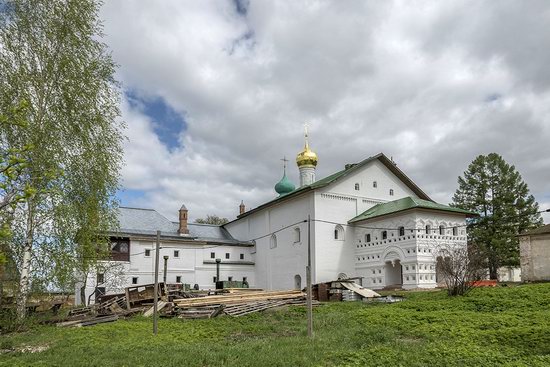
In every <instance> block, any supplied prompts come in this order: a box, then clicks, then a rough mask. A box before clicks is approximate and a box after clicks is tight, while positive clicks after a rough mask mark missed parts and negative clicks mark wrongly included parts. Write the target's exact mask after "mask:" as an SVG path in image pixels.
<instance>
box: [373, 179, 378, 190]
mask: <svg viewBox="0 0 550 367" xmlns="http://www.w3.org/2000/svg"><path fill="white" fill-rule="evenodd" d="M372 187H374V188H375V189H376V188H377V187H378V183H377V182H376V181H372Z"/></svg>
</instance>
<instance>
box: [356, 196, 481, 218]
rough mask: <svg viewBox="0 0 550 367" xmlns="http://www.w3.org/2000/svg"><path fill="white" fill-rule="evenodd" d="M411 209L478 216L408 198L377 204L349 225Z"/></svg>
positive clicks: (426, 201) (430, 202) (458, 209)
mask: <svg viewBox="0 0 550 367" xmlns="http://www.w3.org/2000/svg"><path fill="white" fill-rule="evenodd" d="M409 209H431V210H440V211H446V212H452V213H459V214H465V215H468V216H472V215H477V214H476V213H474V212H470V211H468V210H464V209H460V208H453V207H451V206H447V205H443V204H438V203H436V202H433V201H428V200H423V199H418V198H413V197H410V196H407V197H405V198H402V199H398V200H394V201H390V202H387V203H382V204H377V205H375V206H373V207H372V208H370V209H368V210H366V211H365V212H363V213H361V214H359V215H358V216H356V217H355V218H353V219H351V220H350V221H349V222H348V223H354V222H359V221H362V220H366V219H372V218H377V217H381V216H383V215H388V214H393V213H397V212H402V211H404V210H409Z"/></svg>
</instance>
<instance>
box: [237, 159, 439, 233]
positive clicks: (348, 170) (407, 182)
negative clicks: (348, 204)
mask: <svg viewBox="0 0 550 367" xmlns="http://www.w3.org/2000/svg"><path fill="white" fill-rule="evenodd" d="M375 160H379V161H380V162H381V163H383V164H384V165H385V166H386V167H387V168H388V169H389V170H390V171H391V172H392V173H393V174H394V175H396V176H397V177H398V178H399V179H400V180H401V181H402V182H404V183H405V185H407V186H408V187H409V188H410V189H411V190H412V191H413V192H414V193H415V194H416V195H418V196H419V197H421V198H422V199H426V200H431V199H430V197H429V196H428V195H426V193H425V192H424V191H422V190H421V189H420V188H419V187H418V186H417V185H416V184H415V183H414V182H413V181H412V180H411V179H410V178H409V177H407V175H405V173H403V171H401V170H400V169H399V167H397V166H396V165H395V164H394V163H393V162H392V161H391V159H389V158H388V157H386V156H385V155H384V154H383V153H379V154H377V155H375V156H372V157H369V158H367V159H364V160H362V161H361V162H359V163H357V164H353V165H349V166H348V167H347V168H346V169H343V170H341V171H338V172H336V173H333V174H332V175H330V176H327V177H325V178H323V179H321V180H318V181H315V182H314V183H312V184H311V185H306V186H302V187H298V188H296V189H295V190H294V191H291V192H289V193H286V194H281V195H279V196H278V197H277V198H275V199H273V200H271V201H268V202H266V203H264V204H262V205H260V206H258V207H256V208H254V209H251V210H248V211H246V212H244V213H243V214H241V215H239V216H238V217H237V219H235V220H238V219H241V218H244V217H246V216H248V215H250V214H252V213H255V212H257V211H258V210H262V209H264V208H266V207H268V206H271V205H273V204H275V203H278V202H281V201H284V200H286V199H289V198H291V197H294V196H297V195H300V194H302V193H305V192H307V191H311V190H315V189H319V188H322V187H325V186H327V185H330V184H331V183H333V182H335V181H337V180H339V179H341V178H343V177H346V176H348V175H350V174H353V173H354V172H356V171H357V170H359V169H360V168H361V167H363V166H365V165H366V164H368V163H370V162H372V161H375ZM230 223H231V222H230Z"/></svg>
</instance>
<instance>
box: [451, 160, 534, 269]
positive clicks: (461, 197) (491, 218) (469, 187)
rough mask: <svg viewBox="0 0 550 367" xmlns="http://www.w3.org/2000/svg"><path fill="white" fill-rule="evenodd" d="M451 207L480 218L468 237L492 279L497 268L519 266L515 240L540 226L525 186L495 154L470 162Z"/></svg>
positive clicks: (517, 245) (470, 226) (517, 248)
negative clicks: (479, 253)
mask: <svg viewBox="0 0 550 367" xmlns="http://www.w3.org/2000/svg"><path fill="white" fill-rule="evenodd" d="M452 205H453V206H456V207H459V208H462V209H466V210H471V211H474V212H477V213H479V214H480V215H481V216H480V217H479V218H478V219H477V220H475V221H473V223H471V225H469V226H468V237H469V240H470V241H471V242H473V243H476V244H477V245H478V246H480V247H481V248H482V250H483V251H484V253H485V256H486V258H487V267H488V268H489V273H490V276H491V279H496V277H497V269H498V268H499V267H500V266H503V265H512V266H513V265H518V264H519V244H518V239H517V237H516V236H517V235H518V234H519V233H522V232H524V231H525V230H527V229H530V228H533V227H537V226H539V225H541V224H542V219H541V216H540V214H539V213H538V210H539V207H538V204H537V202H536V201H535V198H534V197H533V195H531V194H530V193H529V188H528V187H527V184H526V183H525V182H524V181H523V179H522V178H521V175H520V174H519V172H517V171H516V168H515V167H514V166H513V165H509V164H508V163H506V162H505V161H504V159H502V157H501V156H500V155H498V154H496V153H491V154H489V155H487V156H484V155H480V156H478V157H476V159H474V160H473V162H472V163H471V164H470V165H469V166H468V170H466V172H464V177H459V178H458V189H457V190H456V192H455V194H454V196H453V203H452Z"/></svg>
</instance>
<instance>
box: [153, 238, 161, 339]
mask: <svg viewBox="0 0 550 367" xmlns="http://www.w3.org/2000/svg"><path fill="white" fill-rule="evenodd" d="M159 250H160V231H157V246H156V249H155V300H154V303H153V334H155V335H157V332H158V325H157V323H158V309H157V308H158V305H157V303H158V300H159Z"/></svg>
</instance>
